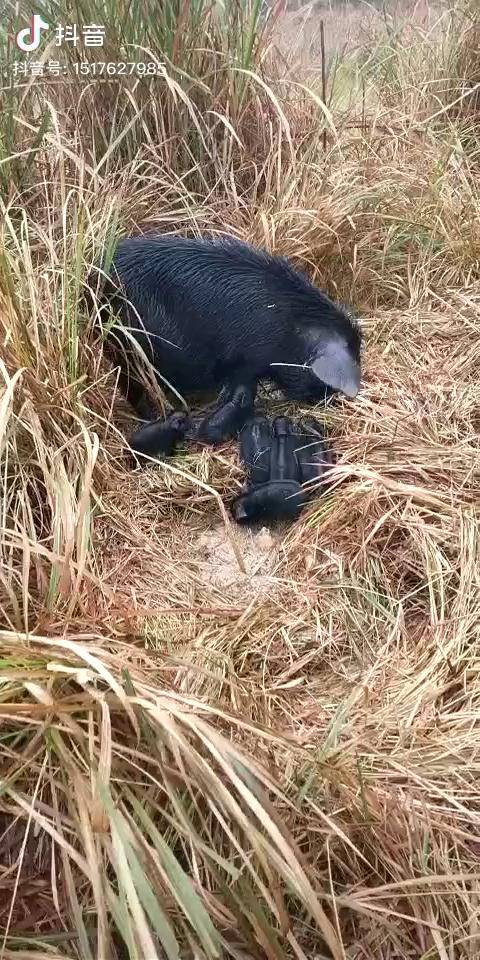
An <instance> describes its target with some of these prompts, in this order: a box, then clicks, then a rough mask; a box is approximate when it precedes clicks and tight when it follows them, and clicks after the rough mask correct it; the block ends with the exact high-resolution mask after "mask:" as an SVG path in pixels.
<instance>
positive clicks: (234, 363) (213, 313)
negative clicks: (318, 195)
mask: <svg viewBox="0 0 480 960" xmlns="http://www.w3.org/2000/svg"><path fill="white" fill-rule="evenodd" d="M110 277H111V280H110V281H109V282H108V283H107V285H106V287H105V288H104V292H103V302H104V303H105V304H109V306H110V307H113V309H114V310H115V311H116V312H118V313H119V315H120V318H121V320H122V324H123V325H124V326H125V327H127V328H128V330H129V331H130V334H131V336H133V337H134V338H135V340H136V341H137V342H138V344H139V345H140V346H141V348H142V350H143V351H144V352H145V354H146V355H147V357H148V358H149V360H151V362H152V363H153V365H154V366H155V368H156V371H157V374H158V375H159V376H158V379H159V382H160V383H161V384H162V385H163V386H165V383H166V384H169V385H171V386H173V387H174V388H175V390H176V391H178V392H179V393H180V394H181V395H183V396H188V395H189V394H192V393H195V392H197V391H206V390H211V389H215V388H217V389H218V388H222V390H221V393H220V396H219V398H218V401H217V403H216V405H215V407H214V409H213V410H212V411H211V412H209V413H207V414H206V415H205V416H204V417H203V419H201V420H200V421H199V423H197V425H196V427H195V431H194V433H195V437H196V438H198V439H203V440H205V441H206V442H211V443H215V442H218V441H221V440H223V439H225V438H227V437H229V436H232V435H234V434H235V433H236V432H237V431H238V430H239V429H240V428H241V427H242V424H243V423H244V422H245V421H246V420H247V419H248V417H250V416H252V414H253V405H254V400H255V394H256V387H257V383H258V382H259V381H260V380H261V379H269V380H273V381H274V382H275V383H276V384H277V385H278V386H279V387H280V388H281V389H282V390H283V392H284V393H285V394H286V395H287V396H288V397H289V398H291V399H294V400H299V401H312V402H314V401H320V400H324V399H325V398H326V397H328V396H329V395H331V394H333V393H343V394H344V395H346V396H347V397H355V396H356V394H357V392H358V390H359V385H360V347H361V337H360V331H359V328H358V327H357V325H356V323H355V322H354V320H353V319H351V318H350V317H349V316H348V314H347V313H346V311H345V310H344V309H342V308H341V307H340V306H338V305H337V304H335V303H333V302H332V300H330V299H329V297H327V296H326V294H324V293H322V292H321V291H320V290H318V289H317V288H316V287H315V286H314V285H313V284H312V283H311V282H310V281H309V280H308V279H307V277H306V276H304V275H303V274H302V273H299V272H298V271H297V270H294V269H293V267H292V266H291V265H290V264H289V262H288V261H287V260H285V259H284V258H281V257H275V256H272V255H270V254H268V253H266V252H265V251H263V250H258V249H255V248H254V247H251V246H249V245H248V244H246V243H243V242H241V241H240V240H237V239H234V238H233V237H225V238H221V239H213V238H202V239H196V238H190V239H186V238H184V237H180V236H176V235H169V234H167V235H160V236H155V237H151V236H138V237H131V238H128V239H124V240H122V241H121V242H120V243H119V245H118V247H117V250H116V253H115V256H114V260H113V265H112V269H111V271H110ZM100 302H101V303H102V299H101V300H100ZM106 345H107V348H108V349H109V350H110V352H111V354H112V355H113V357H114V359H115V362H116V363H118V364H119V365H120V370H121V373H120V384H121V387H122V389H123V390H124V391H125V393H126V396H127V398H128V399H129V400H130V402H131V403H132V405H133V406H134V407H135V409H136V410H137V412H138V414H139V416H140V417H141V418H143V419H148V420H152V419H155V418H156V417H158V410H155V409H154V408H153V407H152V404H151V403H150V401H149V399H148V398H147V396H146V393H145V389H144V387H143V385H142V383H141V381H140V379H139V378H138V375H136V373H135V353H136V351H135V349H134V348H133V347H132V343H131V337H129V336H128V335H125V333H124V332H123V331H122V329H121V327H119V326H116V327H115V328H114V329H113V330H112V331H111V332H109V334H108V336H107V342H106ZM137 373H138V370H137ZM143 431H145V432H143ZM176 435H177V425H176V422H175V425H174V429H173V432H172V427H171V425H170V426H168V425H167V426H166V425H165V421H161V420H159V421H158V423H157V427H154V425H153V424H150V425H149V426H147V427H145V428H142V429H141V430H139V431H137V434H136V435H135V436H136V437H137V439H138V440H139V443H138V447H139V449H141V451H142V452H144V453H148V454H155V453H166V452H169V451H170V448H171V442H172V436H176Z"/></svg>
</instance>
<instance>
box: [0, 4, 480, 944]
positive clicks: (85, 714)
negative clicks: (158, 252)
mask: <svg viewBox="0 0 480 960" xmlns="http://www.w3.org/2000/svg"><path fill="white" fill-rule="evenodd" d="M417 6H418V5H417ZM185 10H187V7H185ZM188 10H190V11H192V10H193V5H192V6H191V7H189V8H188ZM193 12H195V11H194V10H193ZM424 13H425V17H426V19H425V18H424V19H422V17H423V14H422V17H419V20H418V22H416V24H415V30H414V36H413V37H412V32H411V31H412V25H411V22H410V21H409V23H408V25H407V26H408V30H410V33H409V34H408V39H409V44H407V43H406V39H407V34H405V33H402V32H398V31H397V32H395V35H394V37H392V34H391V33H389V32H388V30H387V31H386V30H385V29H383V32H382V22H383V23H384V21H382V17H381V15H380V14H373V13H372V12H370V13H369V17H370V19H372V18H373V22H372V23H370V25H369V29H371V30H373V32H374V33H375V40H374V41H373V40H372V39H370V41H369V43H370V47H369V48H368V49H369V54H368V56H367V57H366V58H365V57H363V60H362V59H361V58H360V59H359V54H360V51H359V50H358V49H357V48H356V47H355V46H354V48H353V49H350V50H348V51H347V52H346V53H345V54H344V56H342V61H341V64H340V66H339V68H338V70H337V71H336V72H335V71H334V72H333V73H330V76H329V88H328V89H329V94H330V93H331V99H330V107H329V109H327V110H326V111H325V110H324V109H322V107H321V104H320V103H319V100H318V96H319V87H318V82H317V79H316V77H315V75H314V74H315V70H310V67H309V64H308V63H306V62H305V61H303V62H302V63H298V62H296V59H295V58H296V53H295V52H294V51H293V52H292V53H291V57H292V59H290V61H289V63H288V64H287V67H286V71H287V72H286V73H285V71H283V76H282V77H281V78H280V79H279V78H278V77H277V76H276V75H275V74H274V72H273V71H274V65H275V63H276V64H277V65H278V62H279V61H278V53H275V49H274V47H269V46H268V43H267V39H266V38H265V36H264V37H263V38H262V42H261V44H260V45H259V47H258V48H257V47H255V50H256V52H255V53H254V54H252V60H251V61H249V62H248V61H247V60H246V59H245V60H244V66H245V68H246V69H250V67H251V68H252V69H253V68H254V73H253V76H251V77H249V78H248V79H247V80H246V81H245V83H246V86H245V88H238V87H236V86H235V84H234V82H233V77H234V75H235V77H237V74H236V73H235V71H234V70H233V68H232V67H231V65H230V64H229V63H228V60H222V57H224V55H225V49H226V47H227V43H226V41H225V40H222V38H221V35H220V34H217V33H216V32H215V31H216V30H217V29H218V30H220V28H219V27H218V24H217V23H216V21H215V20H214V19H212V18H213V17H214V13H212V11H210V13H209V14H208V17H210V19H208V17H205V20H204V21H202V22H201V23H200V26H199V25H198V23H197V22H196V21H195V22H193V21H192V23H190V21H189V23H188V30H190V31H194V32H193V33H192V34H190V33H188V35H187V30H186V27H185V42H184V48H185V49H184V50H183V51H182V55H181V56H180V54H179V48H178V44H179V40H178V34H173V35H172V36H171V37H170V39H171V53H172V57H173V59H174V60H175V57H174V54H175V56H177V58H178V59H177V60H176V61H175V64H176V66H178V64H179V63H182V62H184V60H183V59H182V57H187V55H188V58H189V59H188V63H189V66H190V68H191V77H190V79H188V81H187V80H185V78H184V86H182V85H181V83H180V79H179V74H178V71H177V69H176V66H175V68H174V67H171V69H170V67H169V70H170V72H169V73H168V76H169V82H170V87H169V89H166V88H165V86H162V90H161V95H160V94H159V93H158V87H157V88H156V87H155V86H152V85H149V84H148V83H147V84H145V85H141V84H140V85H139V86H138V87H135V88H130V89H129V94H128V95H126V94H124V92H122V91H123V88H122V87H121V85H120V87H118V88H117V87H115V85H113V84H112V85H103V87H102V89H101V92H98V90H97V92H96V90H95V89H90V90H89V91H88V92H87V91H85V92H84V101H85V103H84V105H85V112H82V109H81V105H79V103H78V90H77V89H76V88H75V86H74V85H67V86H65V85H60V86H58V87H56V88H55V90H52V91H51V97H50V107H49V108H48V114H49V126H48V129H47V127H45V130H43V131H40V133H39V132H38V130H37V127H38V119H37V127H35V124H34V123H33V120H32V116H33V114H34V113H35V110H36V109H37V108H38V99H37V93H36V92H35V90H33V88H30V89H29V90H24V91H23V92H22V97H23V100H22V102H21V104H20V105H19V104H18V103H17V101H16V100H15V97H14V95H13V94H12V92H11V91H10V92H8V91H7V93H6V96H5V104H4V107H5V111H4V114H3V128H2V129H4V138H3V140H2V150H3V151H4V156H3V162H2V165H1V167H0V170H2V177H3V178H4V181H3V182H4V185H5V191H4V193H3V199H2V201H1V205H2V206H1V210H2V215H3V223H2V239H3V253H2V257H1V260H0V315H1V323H2V360H1V365H0V373H1V379H2V391H1V393H0V452H1V476H2V481H1V482H2V494H3V499H2V524H1V526H2V537H1V544H0V549H1V557H0V578H1V581H0V582H1V588H2V596H1V610H2V624H3V626H2V630H1V633H0V680H1V683H0V718H1V728H0V758H1V761H0V762H1V771H2V772H1V786H0V891H1V892H0V943H1V956H4V957H6V958H7V960H21V958H23V957H25V958H26V957H28V958H29V960H30V958H32V957H34V958H36V960H41V958H42V960H43V958H49V960H52V958H54V960H57V958H58V960H60V958H61V960H66V958H74V957H76V958H81V960H90V958H93V957H95V958H98V960H104V958H105V960H106V958H107V957H109V958H110V957H112V958H115V957H118V958H119V960H123V958H125V957H129V958H132V960H133V958H140V957H142V958H143V957H144V958H148V960H153V958H155V957H158V958H161V960H163V958H164V957H168V958H174V957H176V958H185V960H187V958H188V960H190V958H205V960H206V958H208V960H210V958H214V957H231V958H235V960H247V958H248V960H252V958H255V960H263V958H268V960H273V958H275V960H286V958H290V957H296V958H298V960H305V958H308V960H313V958H314V957H319V958H320V957H322V958H323V957H327V956H331V957H333V958H335V960H366V958H378V960H400V958H402V960H403V958H406V957H412V958H420V957H421V958H422V960H453V958H455V960H456V958H469V960H472V958H475V957H478V956H480V930H479V900H478V890H479V882H480V859H479V857H480V846H479V843H478V839H477V834H478V828H479V817H480V805H479V783H480V758H479V755H478V727H479V722H480V659H479V656H478V643H477V638H478V635H479V631H480V557H479V552H478V551H479V546H478V543H479V540H478V499H479V489H480V449H479V448H480V439H479V437H480V430H479V424H480V415H479V410H480V370H479V364H480V361H479V360H478V357H479V352H478V334H479V319H478V318H479V315H480V232H479V223H480V201H479V195H478V161H479V155H478V126H477V125H476V124H477V113H476V111H477V106H476V102H478V101H475V96H476V94H475V84H476V83H477V82H478V79H477V78H478V73H476V70H477V67H478V56H477V58H476V54H475V50H476V48H475V45H474V43H472V36H474V35H475V22H474V18H473V16H472V15H469V13H468V10H465V11H461V10H460V8H459V7H457V8H456V11H455V15H454V18H453V20H452V19H451V18H450V17H449V16H448V15H447V13H446V12H445V11H444V10H443V9H442V10H441V11H440V12H438V11H437V10H435V9H432V8H428V9H426V10H425V11H424ZM192 16H193V14H192ZM332 16H333V14H332ZM354 17H357V13H355V14H354ZM237 26H238V24H237ZM387 26H388V24H387ZM158 29H159V30H160V27H158ZM195 31H200V33H195ZM202 31H203V32H202ZM175 36H177V40H175ZM192 36H195V37H196V38H197V40H198V37H201V36H203V38H204V42H203V46H202V49H200V45H199V43H198V44H197V46H195V45H193V41H192V45H191V47H189V45H188V42H187V38H188V37H190V38H191V37H192ZM370 38H371V33H370ZM207 39H208V41H209V42H210V43H211V44H212V49H211V50H209V48H208V43H207ZM233 40H234V43H233ZM233 40H232V44H233V46H235V44H237V43H238V42H239V41H238V33H235V34H234V35H233ZM220 42H222V43H224V47H225V49H224V48H223V47H222V53H221V55H220V53H219V50H220V46H219V44H220ZM175 44H176V45H175ZM362 44H363V48H364V49H363V53H365V50H366V49H367V39H366V35H365V37H364V42H363V40H362ZM115 59H118V57H117V56H115ZM353 65H354V74H355V76H354V77H353V73H352V70H353ZM282 70H283V68H282ZM309 70H310V73H309ZM317 72H318V71H317ZM307 75H308V76H307ZM286 76H288V83H287V82H286V79H285V77H286ZM295 77H297V79H298V81H299V84H300V81H301V83H302V84H303V82H304V81H305V78H306V77H307V79H308V81H309V85H310V87H311V88H312V89H311V91H310V92H308V91H307V90H306V88H305V86H302V85H298V84H297V85H295V80H294V78H295ZM358 77H360V81H361V82H360V83H359V84H358V83H357V79H355V78H358ZM352 78H353V79H352ZM236 82H237V80H236V81H235V83H236ZM177 83H178V88H177V87H175V84H177ZM99 89H100V88H99ZM358 90H363V94H362V95H358ZM180 91H181V92H182V96H181V95H180ZM345 91H347V93H348V95H346V93H345ZM355 91H357V93H356V92H355ZM12 97H13V99H12ZM75 98H76V100H77V105H76V107H75V109H76V113H74V112H73V111H74V104H75ZM88 98H90V99H89V100H88ZM87 101H88V102H87ZM12 103H14V105H15V106H14V112H15V116H17V115H19V116H20V120H21V121H22V120H23V121H25V120H26V119H28V122H32V124H33V127H34V129H33V130H32V129H30V128H29V127H27V126H25V123H23V125H22V122H20V123H18V124H17V126H15V127H13V126H10V125H9V124H8V123H7V120H8V118H9V117H11V114H9V113H8V110H9V107H11V105H12ZM140 103H141V104H142V110H143V113H142V114H140V113H139V112H138V106H139V104H140ZM114 104H116V105H117V107H116V109H117V114H116V115H115V116H114V106H113V105H114ZM92 105H93V106H92ZM120 105H121V109H120ZM452 105H453V106H452ZM109 110H110V112H111V115H112V116H114V119H113V120H112V125H111V128H109V132H108V136H104V135H102V136H100V133H99V131H100V129H101V124H104V125H105V122H106V119H105V118H106V117H107V116H108V111H109ZM208 110H211V111H214V113H213V112H212V113H210V114H209V113H208ZM92 111H93V112H92ZM130 111H131V112H130ZM135 111H137V112H135ZM134 115H135V116H137V115H138V117H140V116H141V117H143V119H142V121H141V123H140V122H137V121H135V124H136V125H133V126H132V127H130V129H127V128H128V124H129V122H130V120H132V118H133V116H134ZM322 118H324V119H322ZM132 123H133V120H132ZM142 124H143V126H142ZM89 125H90V133H88V129H89ZM324 129H325V130H326V132H327V144H326V149H325V145H324V137H323V132H324ZM92 132H93V133H94V134H96V136H92ZM40 134H41V136H40ZM130 134H131V136H130ZM97 135H98V136H97ZM9 137H10V140H9ZM40 142H41V149H40V152H39V153H35V162H33V163H28V164H27V163H26V162H25V161H24V160H23V159H22V157H23V156H24V154H23V151H25V150H28V149H29V148H32V147H35V148H36V147H38V144H39V143H40ZM9 144H10V149H11V151H12V158H13V159H8V157H9V156H10V154H9V151H8V146H9ZM5 154H6V155H7V156H5ZM20 155H21V156H20ZM102 158H103V159H102ZM166 225H168V226H169V227H170V228H172V227H173V228H174V229H179V230H182V231H183V230H189V231H191V230H198V231H201V230H202V229H205V228H206V227H209V228H213V229H214V230H215V229H217V230H220V229H228V230H231V231H234V232H236V233H238V234H239V235H241V236H243V237H246V238H247V239H250V240H253V241H255V242H257V243H261V244H265V245H266V246H267V247H268V248H270V249H275V250H276V251H278V252H281V253H284V254H287V255H289V256H290V257H292V258H293V260H294V261H295V262H297V263H299V264H301V265H303V266H304V267H305V268H306V269H308V270H309V272H310V273H311V275H312V276H314V277H315V278H316V280H317V281H318V282H319V283H320V284H321V285H323V286H326V287H327V288H328V289H329V290H330V291H331V292H332V293H335V294H338V295H339V296H341V297H343V298H344V299H346V300H349V301H350V302H352V303H355V305H357V306H358V307H359V308H360V309H361V312H362V317H363V319H362V323H363V326H364V329H365V336H366V352H365V378H364V385H363V389H362V392H361V395H360V396H359V397H358V399H357V400H356V401H355V402H354V403H343V404H340V405H338V406H336V407H331V408H328V409H326V410H319V411H317V412H318V414H319V416H322V417H323V418H324V420H325V422H326V424H327V425H328V427H329V430H330V433H331V436H332V442H333V443H334V446H335V448H336V450H337V451H338V453H339V455H340V459H339V465H338V467H337V477H338V484H337V486H336V488H335V489H334V490H333V491H332V492H331V493H329V494H328V495H325V496H323V497H319V498H318V499H317V500H316V501H315V502H314V503H313V504H312V506H311V508H310V509H309V511H308V512H307V513H306V514H305V515H304V516H303V517H302V519H301V521H300V522H298V523H297V524H295V525H294V526H293V527H292V528H290V529H286V530H279V531H276V532H274V533H273V534H272V536H271V537H270V538H269V537H268V536H265V535H264V534H262V535H260V537H259V536H257V535H250V534H248V533H239V532H238V531H237V530H235V529H231V528H228V529H225V526H224V522H223V519H222V514H221V511H220V501H221V500H224V501H225V502H228V500H229V499H230V498H231V496H233V494H234V493H235V492H236V491H237V490H238V489H239V487H240V486H241V484H242V482H243V476H242V471H241V468H240V466H239V464H238V460H237V455H236V451H235V448H234V446H231V445H226V446H225V447H224V448H222V449H218V450H215V451H211V450H204V451H188V452H185V453H184V454H180V455H179V456H178V457H177V458H176V459H175V461H174V462H172V463H170V464H167V465H152V466H150V467H148V468H147V469H145V470H143V471H141V472H140V471H137V472H134V471H130V470H128V469H126V467H125V463H124V459H123V454H124V442H123V439H122V437H123V435H124V434H125V432H126V431H127V430H128V429H129V428H130V426H131V423H132V417H131V413H130V411H129V410H127V408H126V407H125V405H123V404H122V402H121V401H120V400H116V398H115V376H114V374H112V372H111V371H110V370H109V368H108V367H106V366H105V365H104V364H103V360H102V357H101V350H100V349H99V344H98V342H97V341H96V340H95V338H94V336H93V333H92V332H91V324H90V323H89V321H88V318H86V317H85V314H84V309H83V307H82V300H81V290H82V285H83V282H84V278H85V276H86V275H87V271H88V268H89V265H90V264H91V263H92V261H93V259H94V258H95V256H96V255H97V253H98V250H99V249H100V247H101V246H102V245H103V244H104V243H105V242H110V240H111V239H112V237H114V236H115V234H116V233H117V232H119V231H123V230H134V229H138V228H139V227H148V228H151V227H153V226H158V227H160V228H164V227H165V226H166ZM269 403H270V406H271V408H272V409H273V408H274V407H275V405H276V404H277V403H278V401H276V400H274V399H273V398H270V399H269ZM232 536H233V537H234V538H235V542H236V544H237V548H238V549H239V551H240V554H241V555H242V556H243V558H244V562H245V566H246V571H243V572H242V571H241V570H240V568H239V567H238V564H237V561H236V559H235V554H234V552H233V551H232ZM212 544H214V547H215V549H216V550H217V552H218V551H220V557H221V560H222V564H221V567H220V569H219V568H218V565H216V564H215V558H214V556H213V552H214V551H213V547H212Z"/></svg>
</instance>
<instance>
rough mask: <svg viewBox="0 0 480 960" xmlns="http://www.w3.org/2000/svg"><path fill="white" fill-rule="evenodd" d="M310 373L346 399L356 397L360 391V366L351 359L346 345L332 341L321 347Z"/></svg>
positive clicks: (338, 341)
mask: <svg viewBox="0 0 480 960" xmlns="http://www.w3.org/2000/svg"><path fill="white" fill-rule="evenodd" d="M312 372H313V373H314V374H315V376H316V377H318V379H319V380H321V381H322V383H325V384H326V385H327V387H330V388H331V389H332V390H338V391H339V392H340V393H343V394H345V396H346V397H350V398H351V399H353V397H356V396H357V393H358V391H359V389H360V365H359V364H358V363H357V361H356V360H355V358H354V357H352V355H351V353H350V351H349V349H348V347H347V344H346V343H342V341H341V340H333V341H331V342H330V343H328V344H327V345H326V346H322V348H321V352H319V353H318V356H316V357H315V359H314V361H313V363H312Z"/></svg>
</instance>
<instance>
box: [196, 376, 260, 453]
mask: <svg viewBox="0 0 480 960" xmlns="http://www.w3.org/2000/svg"><path fill="white" fill-rule="evenodd" d="M256 393H257V384H256V382H255V381H252V380H251V379H250V380H247V379H246V378H244V377H238V378H236V379H235V380H234V381H231V382H230V383H228V384H226V386H225V387H224V388H223V390H222V391H221V393H220V395H219V397H218V401H217V403H216V404H215V407H214V409H213V410H212V411H210V412H209V413H208V414H207V415H205V414H204V415H203V416H202V417H195V419H194V420H193V421H192V427H191V429H190V430H187V434H186V436H187V438H188V439H191V440H197V441H199V442H200V443H210V444H213V445H215V444H218V443H222V442H223V441H224V440H231V439H232V438H233V437H236V436H237V434H238V432H239V430H241V429H242V427H243V426H244V425H245V423H246V422H247V420H248V419H249V418H250V417H251V416H253V412H254V404H255V396H256Z"/></svg>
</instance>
